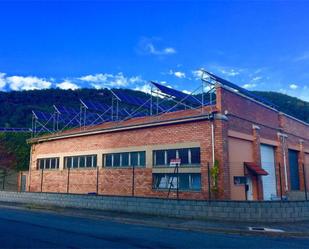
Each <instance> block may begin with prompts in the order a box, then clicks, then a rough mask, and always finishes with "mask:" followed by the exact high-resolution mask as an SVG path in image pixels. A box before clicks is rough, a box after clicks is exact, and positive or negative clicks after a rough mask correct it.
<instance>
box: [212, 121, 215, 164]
mask: <svg viewBox="0 0 309 249" xmlns="http://www.w3.org/2000/svg"><path fill="white" fill-rule="evenodd" d="M211 149H212V165H213V166H214V165H215V128H214V121H213V122H212V123H211Z"/></svg>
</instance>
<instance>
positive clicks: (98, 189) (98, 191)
mask: <svg viewBox="0 0 309 249" xmlns="http://www.w3.org/2000/svg"><path fill="white" fill-rule="evenodd" d="M98 194H99V167H97V195H98Z"/></svg>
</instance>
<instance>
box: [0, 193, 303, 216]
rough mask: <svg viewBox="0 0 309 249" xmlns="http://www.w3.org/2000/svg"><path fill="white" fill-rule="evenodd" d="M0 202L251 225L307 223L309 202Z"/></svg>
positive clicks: (51, 196) (42, 198) (38, 198)
mask: <svg viewBox="0 0 309 249" xmlns="http://www.w3.org/2000/svg"><path fill="white" fill-rule="evenodd" d="M0 201H2V202H15V203H25V204H36V205H52V206H59V207H73V208H87V209H96V210H105V211H117V212H129V213H141V214H149V215H160V216H169V217H178V218H187V219H208V220H224V221H250V222H252V221H253V222H293V221H305V220H309V202H306V201H284V202H283V201H261V202H259V201H252V202H247V201H201V200H172V199H160V198H144V197H122V196H92V195H79V194H57V193H29V192H7V191H0Z"/></svg>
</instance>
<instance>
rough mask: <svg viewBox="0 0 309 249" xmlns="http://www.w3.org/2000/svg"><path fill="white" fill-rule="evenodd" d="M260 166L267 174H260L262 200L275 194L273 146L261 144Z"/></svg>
mask: <svg viewBox="0 0 309 249" xmlns="http://www.w3.org/2000/svg"><path fill="white" fill-rule="evenodd" d="M261 166H262V168H263V169H264V170H266V171H267V173H268V175H267V176H262V183H263V197H264V200H271V199H272V197H275V196H277V188H276V169H275V151H274V147H273V146H269V145H265V144H262V145H261Z"/></svg>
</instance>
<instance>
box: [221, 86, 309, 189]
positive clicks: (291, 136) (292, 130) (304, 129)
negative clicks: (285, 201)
mask: <svg viewBox="0 0 309 249" xmlns="http://www.w3.org/2000/svg"><path fill="white" fill-rule="evenodd" d="M217 96H218V99H217V103H218V102H219V103H218V105H217V108H218V109H219V111H221V112H225V111H227V112H228V114H227V116H228V119H229V121H228V126H229V129H230V130H233V131H237V132H241V133H244V134H247V135H252V136H253V137H254V141H255V143H256V142H257V144H255V146H254V155H253V156H254V158H255V161H256V163H259V161H260V160H259V153H260V152H259V146H258V144H259V141H258V140H260V139H261V138H263V139H268V140H272V141H275V142H277V146H276V149H275V152H276V155H275V158H276V176H277V193H278V194H280V175H279V163H280V165H281V182H282V188H283V192H284V193H283V194H285V172H284V167H283V166H284V160H283V153H282V150H283V148H282V144H281V141H280V139H279V137H278V132H280V133H283V134H286V135H287V138H286V147H285V148H284V150H285V152H286V164H287V173H288V175H287V178H288V183H289V182H290V177H289V164H288V148H292V149H296V150H297V151H299V178H300V189H301V190H303V189H304V181H303V179H304V176H303V171H302V164H303V163H304V151H306V150H309V126H308V125H306V124H304V123H302V122H299V121H297V120H295V119H293V118H290V117H288V116H286V115H284V114H282V113H279V112H277V111H275V110H272V109H269V108H267V107H265V106H263V105H261V104H258V103H256V102H254V101H251V100H250V99H248V98H245V97H242V96H239V95H238V94H235V93H233V92H231V91H229V90H227V89H224V88H222V87H219V88H217ZM253 125H257V126H259V127H260V130H259V131H258V133H257V132H256V131H254V130H253V128H252V127H253ZM301 140H303V141H302V142H301ZM288 185H289V184H288ZM259 189H260V192H262V186H260V187H259Z"/></svg>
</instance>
